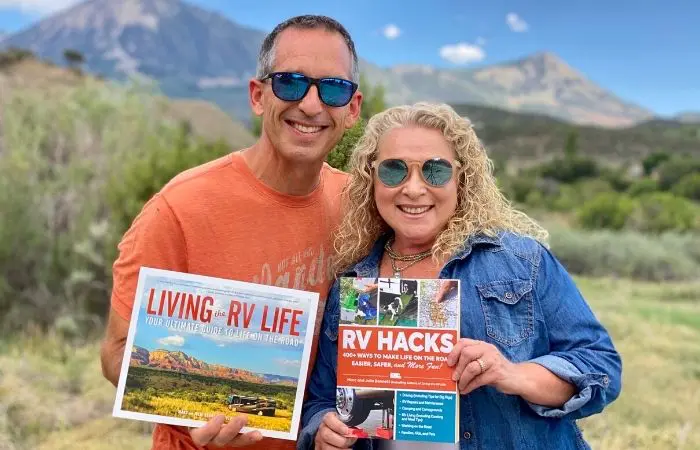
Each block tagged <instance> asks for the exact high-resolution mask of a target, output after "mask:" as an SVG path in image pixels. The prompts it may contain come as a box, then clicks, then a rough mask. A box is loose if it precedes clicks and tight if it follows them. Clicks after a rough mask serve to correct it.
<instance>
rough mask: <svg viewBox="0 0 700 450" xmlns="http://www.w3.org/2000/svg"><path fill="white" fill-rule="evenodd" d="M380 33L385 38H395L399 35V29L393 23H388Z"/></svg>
mask: <svg viewBox="0 0 700 450" xmlns="http://www.w3.org/2000/svg"><path fill="white" fill-rule="evenodd" d="M382 33H383V34H384V37H385V38H387V39H396V38H397V37H399V35H401V29H400V28H399V27H397V26H396V25H394V24H393V23H390V24H389V25H387V26H385V27H384V29H383V30H382Z"/></svg>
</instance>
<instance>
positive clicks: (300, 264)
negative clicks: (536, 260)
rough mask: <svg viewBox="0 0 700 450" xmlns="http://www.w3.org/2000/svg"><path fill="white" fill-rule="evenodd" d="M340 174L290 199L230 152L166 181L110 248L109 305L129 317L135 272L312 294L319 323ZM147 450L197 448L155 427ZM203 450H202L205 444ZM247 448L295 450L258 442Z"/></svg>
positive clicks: (181, 434) (177, 430) (330, 173)
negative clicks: (113, 255) (115, 249)
mask: <svg viewBox="0 0 700 450" xmlns="http://www.w3.org/2000/svg"><path fill="white" fill-rule="evenodd" d="M346 179H347V175H346V174H345V173H343V172H341V171H338V170H336V169H333V168H332V167H330V166H328V165H324V167H323V169H322V172H321V179H320V184H319V186H318V187H317V188H316V189H315V190H314V191H313V192H312V193H311V194H309V195H305V196H291V195H286V194H282V193H280V192H277V191H275V190H273V189H271V188H270V187H268V186H267V185H265V184H263V183H262V182H260V181H259V180H258V179H257V178H256V177H255V176H254V174H253V173H252V172H251V171H250V169H249V167H248V165H247V164H246V163H245V161H244V160H243V157H242V156H241V154H239V153H232V154H229V155H227V156H225V157H222V158H219V159H217V160H215V161H212V162H209V163H207V164H204V165H202V166H199V167H196V168H193V169H190V170H188V171H185V172H183V173H182V174H180V175H178V176H177V177H175V178H174V179H173V180H172V181H171V182H170V183H168V184H167V185H166V186H165V187H164V188H163V189H162V190H161V191H160V192H159V193H158V194H156V195H155V196H154V197H153V198H152V199H151V200H149V202H148V203H146V205H145V206H144V208H143V210H142V211H141V213H140V214H139V215H138V216H137V217H136V219H135V220H134V222H133V224H132V226H131V228H130V229H129V230H128V231H127V232H126V233H125V234H124V236H123V238H122V241H121V242H120V244H119V251H120V254H119V257H118V258H117V260H116V261H115V263H114V267H113V284H114V287H113V291H112V307H113V308H114V310H115V311H116V312H117V313H118V314H119V315H120V316H121V317H122V318H124V319H125V320H129V319H130V318H131V311H132V308H133V302H134V295H135V292H136V285H137V281H138V274H139V269H140V268H141V266H148V267H154V268H159V269H168V270H176V271H180V272H189V273H193V274H199V275H207V276H213V277H220V278H228V279H234V280H241V281H249V282H254V283H261V284H267V285H277V286H282V287H288V288H294V289H302V290H307V291H313V292H318V293H319V294H320V302H319V305H318V316H317V322H316V329H315V337H314V341H313V342H314V344H313V347H312V351H311V357H310V362H309V371H308V373H311V370H310V368H311V367H313V364H314V361H315V357H316V347H317V342H318V339H317V338H318V333H319V331H320V330H319V328H320V325H321V324H320V321H321V318H322V316H323V309H324V306H325V301H326V295H327V293H328V290H329V288H330V285H331V283H332V281H333V274H332V272H331V271H330V269H329V262H330V261H331V259H332V257H333V255H332V250H333V247H332V243H331V233H332V231H333V230H334V229H335V228H336V227H337V225H338V221H339V219H340V192H341V190H342V188H343V186H344V184H345V182H346ZM152 448H153V449H154V450H160V449H163V450H164V449H169V450H173V449H198V448H201V447H198V446H196V445H195V444H194V443H193V442H192V440H191V439H190V437H189V433H188V431H187V429H186V428H181V427H174V426H170V425H163V424H158V425H156V427H155V430H154V432H153V447H152ZM205 448H206V447H205ZM246 448H250V449H265V450H278V449H280V450H281V449H295V448H296V445H295V443H294V442H293V441H287V440H278V439H271V438H264V439H263V440H261V441H260V442H258V443H257V444H256V445H253V446H250V447H246Z"/></svg>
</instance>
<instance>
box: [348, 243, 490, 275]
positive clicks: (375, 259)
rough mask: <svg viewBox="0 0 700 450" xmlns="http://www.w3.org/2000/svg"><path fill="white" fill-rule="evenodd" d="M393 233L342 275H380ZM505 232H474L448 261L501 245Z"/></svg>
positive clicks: (376, 244) (375, 244)
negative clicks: (492, 233) (385, 245)
mask: <svg viewBox="0 0 700 450" xmlns="http://www.w3.org/2000/svg"><path fill="white" fill-rule="evenodd" d="M392 235H393V233H384V234H382V235H381V236H379V238H378V239H377V241H376V242H375V243H374V245H373V246H372V249H371V250H370V252H369V254H368V255H367V256H365V257H364V258H363V259H361V260H360V261H358V262H357V263H355V265H353V266H352V267H350V268H349V269H348V270H346V271H345V272H344V273H343V274H342V275H341V276H349V277H377V276H379V262H380V261H381V259H382V256H383V255H384V244H386V242H387V241H388V240H389V238H390V237H391V236H392ZM502 237H503V233H498V234H497V235H496V236H488V235H485V234H481V233H479V234H473V235H471V236H469V237H468V238H467V240H466V242H465V245H464V246H463V247H462V248H461V249H460V250H458V251H457V252H456V253H455V254H454V256H453V257H452V258H450V260H449V261H448V262H447V264H450V263H451V262H453V261H456V260H459V259H464V258H466V257H467V256H469V254H470V253H471V252H472V249H473V248H475V247H481V246H496V247H501V246H502V245H503V242H502ZM447 264H445V265H447Z"/></svg>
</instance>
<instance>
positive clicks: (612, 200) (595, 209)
mask: <svg viewBox="0 0 700 450" xmlns="http://www.w3.org/2000/svg"><path fill="white" fill-rule="evenodd" d="M634 208H635V201H634V200H633V199H631V198H629V197H627V196H626V195H624V194H618V193H613V192H608V193H603V194H599V195H597V196H596V197H595V198H593V199H591V200H589V201H587V202H586V203H584V204H583V206H581V208H580V209H579V211H578V213H577V220H578V223H579V224H580V225H581V227H583V228H585V229H595V228H607V229H612V230H621V229H622V228H624V226H625V224H626V223H627V220H628V219H629V217H630V215H631V214H632V211H634Z"/></svg>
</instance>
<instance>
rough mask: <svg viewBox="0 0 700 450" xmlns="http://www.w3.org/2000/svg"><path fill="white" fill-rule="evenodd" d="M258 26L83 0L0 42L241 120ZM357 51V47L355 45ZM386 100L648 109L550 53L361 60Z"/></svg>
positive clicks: (150, 4) (562, 112)
mask: <svg viewBox="0 0 700 450" xmlns="http://www.w3.org/2000/svg"><path fill="white" fill-rule="evenodd" d="M264 36H265V33H264V32H263V31H260V30H254V29H251V28H247V27H244V26H242V25H239V24H236V23H234V22H232V21H231V20H229V19H227V18H225V17H224V16H222V15H220V14H217V13H214V12H209V11H206V10H204V9H201V8H199V7H197V6H193V5H191V4H189V3H186V2H183V1H181V0H121V1H114V0H88V1H84V2H82V3H79V4H77V5H75V6H73V7H72V8H69V9H67V10H64V11H61V12H58V13H56V14H55V15H53V16H50V17H48V18H46V19H43V20H41V21H40V22H38V23H36V24H34V25H33V26H31V27H29V28H27V29H25V30H23V31H21V32H19V33H16V34H14V35H11V36H8V37H7V38H6V39H5V40H3V41H2V42H0V46H2V47H4V48H9V47H20V48H26V49H30V50H32V51H33V52H35V53H36V54H38V55H39V56H41V57H42V58H47V59H49V60H52V61H54V62H56V63H62V62H63V52H64V50H65V49H74V50H77V51H79V52H80V53H82V54H83V55H84V57H85V66H84V68H85V69H86V70H88V71H90V72H94V73H99V74H102V75H104V76H106V77H108V78H113V79H121V80H123V79H127V78H130V77H134V76H136V77H147V78H149V79H152V80H155V81H157V82H158V84H159V86H160V89H161V90H162V92H163V93H165V94H166V95H168V96H171V97H184V98H197V99H202V100H207V101H213V102H215V103H217V104H218V105H219V106H220V107H221V108H222V109H223V110H225V111H226V112H228V113H230V114H232V115H234V116H235V117H237V118H239V119H242V120H244V121H247V120H248V119H249V117H250V111H249V106H248V92H247V79H248V78H249V77H250V76H251V75H253V74H254V72H255V67H256V58H257V53H258V49H259V47H260V44H261V43H262V40H263V39H264ZM360 53H361V49H360ZM360 66H361V70H362V71H363V72H365V74H366V75H367V78H368V81H369V82H370V83H371V84H380V83H381V84H383V85H384V86H385V89H386V95H387V100H388V103H389V104H398V103H406V102H414V101H419V100H431V101H444V102H452V103H472V104H481V105H487V106H495V107H499V108H504V109H509V110H512V111H527V112H538V113H542V114H547V115H550V116H553V117H557V118H561V119H563V120H567V121H571V122H574V123H578V124H593V125H599V126H607V127H620V126H629V125H633V124H635V123H639V122H641V121H644V120H647V119H649V118H651V117H652V116H653V114H652V113H651V112H649V111H647V110H645V109H643V108H640V107H638V106H635V105H632V104H629V103H627V102H625V101H623V100H621V99H619V98H618V97H616V96H615V95H614V94H612V93H610V92H608V91H606V90H604V89H602V88H601V87H599V86H597V85H596V84H595V83H593V82H592V81H590V80H589V79H587V78H586V77H585V76H583V75H582V74H580V73H578V72H577V71H576V70H574V69H573V68H571V67H569V66H568V65H567V64H566V63H565V62H564V61H562V60H561V59H560V58H558V57H557V56H555V55H553V54H551V53H546V52H543V53H538V54H535V55H531V56H529V57H526V58H523V59H520V60H517V61H512V62H509V63H504V64H499V65H494V66H488V67H484V68H480V69H474V70H462V69H437V68H434V67H431V66H421V65H413V66H396V67H390V68H382V67H379V66H377V65H375V64H372V63H370V62H368V61H366V60H361V63H360Z"/></svg>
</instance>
